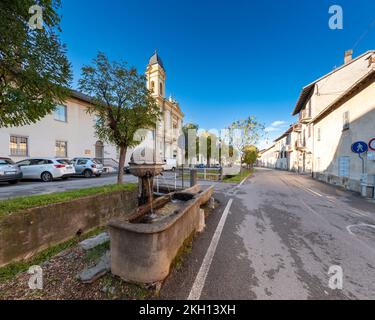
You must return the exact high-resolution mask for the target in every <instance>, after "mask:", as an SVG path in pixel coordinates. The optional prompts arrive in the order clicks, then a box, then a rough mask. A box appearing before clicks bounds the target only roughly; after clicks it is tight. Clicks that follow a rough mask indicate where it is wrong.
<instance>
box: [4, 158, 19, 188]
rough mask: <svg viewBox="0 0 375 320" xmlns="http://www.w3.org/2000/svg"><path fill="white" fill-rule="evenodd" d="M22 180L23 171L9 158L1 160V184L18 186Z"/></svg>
mask: <svg viewBox="0 0 375 320" xmlns="http://www.w3.org/2000/svg"><path fill="white" fill-rule="evenodd" d="M21 179H22V171H21V170H20V168H19V167H18V166H17V165H16V164H15V163H14V162H13V161H12V160H11V159H9V158H2V157H1V158H0V182H8V183H9V184H16V183H18V181H20V180H21Z"/></svg>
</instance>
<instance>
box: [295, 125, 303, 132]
mask: <svg viewBox="0 0 375 320" xmlns="http://www.w3.org/2000/svg"><path fill="white" fill-rule="evenodd" d="M293 131H294V132H302V123H298V124H296V125H294V127H293Z"/></svg>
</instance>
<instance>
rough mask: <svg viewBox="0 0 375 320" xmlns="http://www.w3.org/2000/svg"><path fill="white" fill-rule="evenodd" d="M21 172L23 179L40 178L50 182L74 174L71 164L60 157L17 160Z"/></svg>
mask: <svg viewBox="0 0 375 320" xmlns="http://www.w3.org/2000/svg"><path fill="white" fill-rule="evenodd" d="M17 164H18V166H19V167H20V168H21V171H22V173H23V179H41V180H42V181H43V182H50V181H52V180H53V179H56V178H61V179H63V180H65V179H68V178H69V177H71V176H72V175H74V174H75V170H74V167H73V165H72V164H71V163H70V161H69V160H68V159H62V158H31V159H26V160H22V161H19V162H17Z"/></svg>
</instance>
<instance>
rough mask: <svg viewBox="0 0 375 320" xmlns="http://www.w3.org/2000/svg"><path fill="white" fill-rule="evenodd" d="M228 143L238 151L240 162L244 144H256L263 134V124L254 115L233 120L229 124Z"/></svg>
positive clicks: (242, 158)
mask: <svg viewBox="0 0 375 320" xmlns="http://www.w3.org/2000/svg"><path fill="white" fill-rule="evenodd" d="M229 134H230V145H231V146H233V147H234V149H236V151H238V153H239V155H240V160H241V164H242V163H243V160H244V150H245V147H246V146H250V145H256V144H257V143H258V142H259V140H260V138H261V137H262V136H263V135H264V125H263V124H261V123H260V122H258V120H257V119H256V118H255V117H254V116H250V117H248V118H246V119H242V120H238V121H235V122H233V123H232V124H231V125H230V126H229Z"/></svg>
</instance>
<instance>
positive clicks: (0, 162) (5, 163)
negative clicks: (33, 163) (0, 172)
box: [0, 159, 14, 166]
mask: <svg viewBox="0 0 375 320" xmlns="http://www.w3.org/2000/svg"><path fill="white" fill-rule="evenodd" d="M7 164H14V162H13V161H12V160H10V159H0V166H1V165H7Z"/></svg>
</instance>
